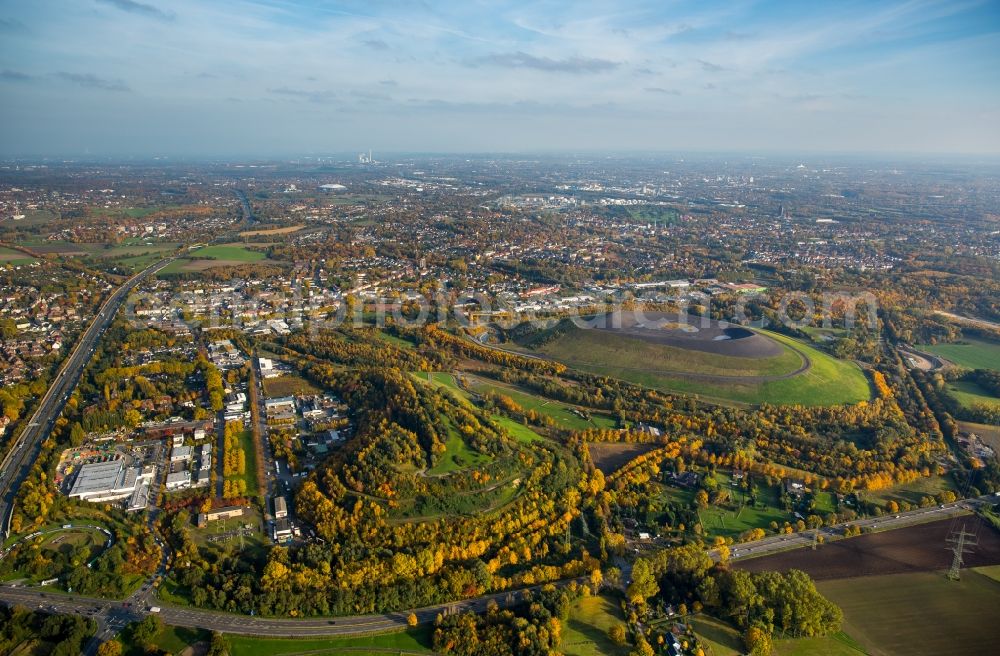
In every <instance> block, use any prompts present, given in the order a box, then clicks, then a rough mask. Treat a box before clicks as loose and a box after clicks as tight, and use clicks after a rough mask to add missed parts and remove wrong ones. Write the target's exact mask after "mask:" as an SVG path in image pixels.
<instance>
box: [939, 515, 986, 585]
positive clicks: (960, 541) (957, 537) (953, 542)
mask: <svg viewBox="0 0 1000 656" xmlns="http://www.w3.org/2000/svg"><path fill="white" fill-rule="evenodd" d="M945 541H946V542H948V544H949V545H950V546H947V547H945V548H946V549H949V550H950V551H951V552H952V553H953V554H955V557H954V558H953V559H952V561H951V569H949V570H948V578H949V579H951V580H952V581H958V580H959V579H961V577H962V574H961V572H962V555H963V554H966V553H969V551H971V548H972V547H974V546H976V544H978V543H977V542H976V534H975V533H969V532H968V531H966V530H965V524H962V530H960V531H956V532H954V533H952V534H951V535H950V536H949V537H948V539H947V540H945Z"/></svg>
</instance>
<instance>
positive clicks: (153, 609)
mask: <svg viewBox="0 0 1000 656" xmlns="http://www.w3.org/2000/svg"><path fill="white" fill-rule="evenodd" d="M149 612H150V613H159V612H160V607H159V606H150V607H149Z"/></svg>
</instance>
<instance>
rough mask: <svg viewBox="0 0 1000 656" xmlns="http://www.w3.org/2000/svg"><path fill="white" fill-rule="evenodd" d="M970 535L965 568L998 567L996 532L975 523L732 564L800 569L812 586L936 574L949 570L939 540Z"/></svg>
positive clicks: (932, 526)
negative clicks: (962, 531)
mask: <svg viewBox="0 0 1000 656" xmlns="http://www.w3.org/2000/svg"><path fill="white" fill-rule="evenodd" d="M963 525H964V526H965V528H966V530H968V531H970V532H975V533H976V535H977V537H978V542H979V544H978V545H977V546H976V548H975V550H974V551H972V552H971V553H969V554H966V557H965V564H966V566H967V567H981V566H986V565H996V564H1000V532H997V531H996V530H994V529H993V528H991V527H989V526H987V525H986V524H985V523H983V522H982V520H980V519H979V518H977V517H975V516H973V515H969V516H968V517H967V519H965V520H956V521H954V522H953V521H952V520H950V519H948V520H941V521H937V522H929V523H927V524H917V525H916V526H908V527H906V528H900V529H895V530H892V531H883V532H876V533H870V534H867V535H861V536H859V537H855V538H849V539H846V540H835V541H833V542H828V543H827V544H824V545H823V546H821V547H820V548H819V549H818V550H816V551H812V550H811V549H796V550H792V551H786V552H782V553H778V554H773V555H770V556H764V557H761V558H751V559H748V560H740V561H738V567H739V568H740V569H745V570H749V571H753V572H762V571H766V570H777V571H787V570H789V569H800V570H803V571H804V572H806V573H807V574H809V575H810V576H812V577H813V579H815V580H817V581H830V580H836V579H843V578H849V577H858V576H875V575H883V574H912V573H917V572H939V571H941V570H944V569H947V568H948V566H949V565H950V564H951V553H950V552H948V551H947V550H945V548H944V547H945V545H946V542H945V539H946V538H947V537H948V536H949V535H950V533H951V531H953V530H958V529H959V528H961V527H962V526H963Z"/></svg>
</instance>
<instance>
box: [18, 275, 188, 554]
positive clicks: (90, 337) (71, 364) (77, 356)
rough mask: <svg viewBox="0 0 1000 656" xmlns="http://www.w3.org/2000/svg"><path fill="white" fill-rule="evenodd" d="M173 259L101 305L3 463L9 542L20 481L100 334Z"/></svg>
mask: <svg viewBox="0 0 1000 656" xmlns="http://www.w3.org/2000/svg"><path fill="white" fill-rule="evenodd" d="M173 259H174V258H172V257H171V258H167V259H165V260H161V261H159V262H157V263H156V264H154V265H152V266H150V267H149V268H147V269H144V270H143V271H140V272H139V273H137V274H136V275H134V276H132V277H131V278H129V279H128V280H127V281H125V283H124V284H123V285H121V286H120V287H118V289H116V290H115V291H114V293H113V294H112V295H111V296H110V297H108V299H107V300H106V301H105V302H104V304H103V305H102V306H101V309H100V310H99V311H98V314H97V316H96V317H95V318H94V321H93V322H92V323H91V324H90V326H89V327H88V328H87V330H86V331H85V332H84V333H83V336H82V337H81V338H80V339H79V340H78V341H77V343H76V346H75V347H74V348H73V351H72V353H70V355H69V357H67V358H66V361H65V362H63V364H62V367H60V369H59V371H58V373H56V376H55V379H54V380H53V381H52V385H50V386H49V389H48V391H47V392H46V393H45V395H44V396H42V399H41V401H40V402H39V404H38V408H37V409H36V410H35V414H34V415H32V417H31V419H30V420H29V422H28V425H27V427H26V428H25V430H24V431H23V432H22V433H21V436H20V437H19V438H18V440H17V442H16V443H15V444H13V445H12V446H11V448H10V450H9V451H8V452H7V455H6V456H5V457H4V459H3V462H2V463H0V523H2V524H0V525H2V529H3V537H4V539H6V538H7V537H9V535H10V518H11V515H12V514H13V509H14V498H15V497H16V496H17V490H18V488H19V487H20V486H21V482H22V481H24V479H25V478H26V477H27V476H28V472H30V471H31V466H32V464H34V462H35V458H37V457H38V452H39V450H40V449H41V445H42V441H43V440H44V439H45V437H46V436H47V435H48V434H49V432H50V431H51V430H52V425H53V424H54V423H55V421H56V419H57V418H58V417H59V415H60V414H61V413H62V410H63V406H65V405H66V399H68V398H69V395H70V394H71V393H72V392H73V389H74V388H75V387H76V384H77V382H78V381H79V380H80V376H81V375H82V374H83V370H84V368H85V367H86V366H87V362H89V361H90V357H91V356H92V355H93V353H94V349H95V348H96V347H97V342H98V341H99V340H100V338H101V335H103V334H104V332H105V331H106V330H107V329H108V326H110V325H111V322H112V321H113V320H114V317H115V314H116V313H117V312H118V309H119V308H120V307H121V306H122V303H124V302H125V299H127V298H128V295H129V293H130V292H131V291H132V290H133V289H135V286H136V285H138V284H139V283H140V282H141V281H142V280H143V279H144V278H146V277H147V276H149V275H151V274H154V273H156V272H157V271H159V270H160V269H162V268H163V267H165V266H167V265H168V264H169V263H170V262H172V261H173Z"/></svg>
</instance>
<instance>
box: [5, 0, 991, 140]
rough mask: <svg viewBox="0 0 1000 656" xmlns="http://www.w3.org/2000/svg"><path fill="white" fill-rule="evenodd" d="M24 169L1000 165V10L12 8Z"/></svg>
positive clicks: (858, 5) (641, 5) (265, 4)
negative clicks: (232, 160) (587, 159)
mask: <svg viewBox="0 0 1000 656" xmlns="http://www.w3.org/2000/svg"><path fill="white" fill-rule="evenodd" d="M0 35H2V36H3V44H4V45H3V46H0V90H2V91H0V92H2V93H3V96H4V103H3V106H2V109H0V121H2V122H0V126H2V127H0V156H3V157H6V158H10V157H45V156H49V157H56V158H59V157H71V158H72V157H97V158H100V157H107V156H111V157H129V156H138V157H140V158H142V157H152V156H155V155H161V156H170V157H173V158H194V159H203V158H206V157H207V158H219V157H222V158H226V157H240V156H250V157H264V158H279V157H280V158H283V157H296V156H306V155H304V153H312V154H314V155H321V154H325V153H351V152H359V151H362V150H367V149H369V148H371V149H373V150H374V151H376V153H378V152H382V153H388V152H392V153H423V154H469V153H512V154H516V153H525V154H529V153H537V154H545V153H553V154H556V153H632V154H636V155H644V154H650V153H670V154H676V153H683V152H691V153H726V154H729V153H733V154H739V153H745V154H752V153H790V154H799V153H815V154H831V155H848V154H863V155H869V154H870V155H872V156H879V155H882V156H890V155H904V154H905V155H913V156H917V157H919V156H929V155H935V154H947V155H951V154H956V155H969V156H980V155H986V156H992V155H997V154H1000V5H998V4H997V3H994V2H989V1H985V2H976V1H973V2H960V3H955V2H935V1H926V2H890V3H885V4H879V5H878V6H872V5H871V4H870V3H863V2H848V3H837V4H836V5H832V6H806V5H804V4H801V3H785V2H741V3H735V4H725V5H721V6H705V5H704V4H701V3H693V2H677V3H671V4H670V5H669V6H665V5H664V4H663V3H657V2H630V3H625V4H605V3H568V2H552V3H531V4H523V3H500V4H495V3H490V4H486V5H464V4H463V5H455V6H451V5H449V4H443V3H435V2H429V3H422V4H419V5H417V4H413V5H411V4H399V5H396V4H390V3H384V4H376V5H370V4H368V3H361V2H336V3H333V2H307V1H295V0H289V1H284V0H260V1H256V2H243V1H236V0H225V1H221V2H215V3H210V4H205V3H198V2H195V1H194V0H177V1H174V2H164V1H161V0H142V1H140V0H81V1H80V2H78V3H72V4H64V3H58V2H55V1H54V0H40V1H39V2H33V3H15V2H10V1H6V2H0Z"/></svg>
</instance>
